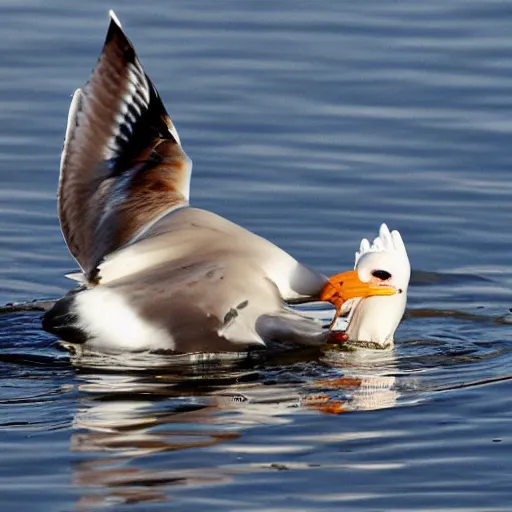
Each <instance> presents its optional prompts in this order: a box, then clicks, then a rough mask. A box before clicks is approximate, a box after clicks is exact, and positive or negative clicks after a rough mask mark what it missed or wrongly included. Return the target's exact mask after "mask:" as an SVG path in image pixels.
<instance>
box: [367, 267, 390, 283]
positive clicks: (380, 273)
mask: <svg viewBox="0 0 512 512" xmlns="http://www.w3.org/2000/svg"><path fill="white" fill-rule="evenodd" d="M371 274H372V276H373V277H376V278H377V279H380V280H381V281H387V280H388V279H390V278H391V274H390V273H389V272H386V271H385V270H373V271H372V273H371Z"/></svg>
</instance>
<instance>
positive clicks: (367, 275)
mask: <svg viewBox="0 0 512 512" xmlns="http://www.w3.org/2000/svg"><path fill="white" fill-rule="evenodd" d="M355 270H357V272H358V274H359V277H360V279H361V281H363V282H368V283H371V284H372V285H373V286H387V287H392V288H394V289H395V294H394V295H389V296H379V295H377V296H373V297H367V298H362V299H359V298H357V299H351V300H350V301H347V303H345V304H344V305H343V310H344V311H343V312H344V313H347V312H348V313H349V316H348V325H347V329H346V333H347V335H348V338H349V341H353V342H366V343H370V344H372V345H373V346H375V345H376V346H377V347H380V348H387V347H391V346H392V345H393V337H394V334H395V331H396V329H397V327H398V325H399V323H400V321H401V319H402V317H403V314H404V311H405V305H406V302H407V288H408V287H409V280H410V277H411V265H410V263H409V258H408V256H407V251H406V249H405V245H404V242H403V240H402V237H401V236H400V233H399V232H398V231H391V232H390V231H389V229H388V227H387V226H386V224H382V226H381V227H380V230H379V236H378V237H377V238H375V240H374V241H373V243H372V244H370V242H369V241H368V240H367V239H366V238H363V240H361V246H360V249H359V251H358V252H356V258H355Z"/></svg>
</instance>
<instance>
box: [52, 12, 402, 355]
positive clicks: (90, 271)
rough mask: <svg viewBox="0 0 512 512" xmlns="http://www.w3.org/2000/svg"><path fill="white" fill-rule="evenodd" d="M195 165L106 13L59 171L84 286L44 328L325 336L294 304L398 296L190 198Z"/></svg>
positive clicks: (197, 348) (170, 341)
mask: <svg viewBox="0 0 512 512" xmlns="http://www.w3.org/2000/svg"><path fill="white" fill-rule="evenodd" d="M191 170H192V163H191V161H190V159H189V158H188V157H187V155H186V154H185V152H184V150H183V148H182V146H181V142H180V138H179V136H178V132H177V131H176V128H175V127H174V125H173V123H172V122H171V119H170V117H169V115H168V114H167V112H166V110H165V107H164V105H163V103H162V100H161V99H160V96H159V95H158V92H157V90H156V88H155V87H154V85H153V83H152V82H151V80H150V79H149V77H148V76H147V75H146V73H145V72H144V69H143V68H142V66H141V63H140V61H139V59H138V58H137V55H136V53H135V50H134V48H133V46H132V44H131V43H130V41H129V40H128V38H127V37H126V35H125V34H124V32H123V30H122V28H121V25H120V23H119V21H118V20H117V18H116V17H115V15H114V14H113V13H111V21H110V26H109V29H108V33H107V36H106V40H105V44H104V47H103V50H102V52H101V55H100V57H99V60H98V62H97V64H96V66H95V68H94V70H93V72H92V75H91V77H90V79H89V81H88V82H87V83H86V84H85V86H84V87H83V88H82V89H78V90H77V91H76V92H75V93H74V95H73V99H72V101H71V107H70V110H69V116H68V124H67V129H66V138H65V141H64V147H63V151H62V159H61V168H60V181H59V191H58V213H59V220H60V225H61V229H62V233H63V235H64V239H65V241H66V244H67V246H68V249H69V251H70V252H71V254H72V255H73V256H74V258H75V259H76V261H77V262H78V264H79V265H80V268H81V274H80V276H79V277H78V280H79V281H81V282H82V286H81V287H80V288H77V289H75V290H72V291H71V292H69V293H68V294H67V295H66V296H65V297H63V298H62V299H60V300H58V301H57V302H56V304H55V305H54V307H53V308H52V309H51V310H49V311H48V312H47V313H46V314H45V316H44V317H43V327H44V328H45V329H46V330H48V331H50V332H52V333H54V334H56V335H57V336H59V337H60V338H61V339H63V340H65V341H68V342H71V343H84V344H85V346H87V347H88V348H89V349H91V350H93V351H101V352H123V351H148V350H149V351H151V350H169V351H175V352H181V353H190V352H208V353H218V352H243V351H247V350H249V349H251V348H253V347H254V348H264V347H265V346H266V344H267V343H269V342H271V341H274V340H275V341H279V342H285V343H286V342H292V343H300V344H322V343H325V342H326V341H327V340H328V339H329V335H330V331H329V330H328V329H325V328H323V327H322V325H321V324H320V323H318V322H317V321H315V320H313V319H311V318H307V317H306V316H304V315H303V314H301V313H300V312H297V311H295V310H293V309H292V308H290V307H289V304H290V303H300V302H309V301H315V300H328V301H330V302H331V303H332V304H334V305H335V306H336V308H337V309H338V310H339V309H340V308H341V307H342V306H343V304H344V303H345V301H347V300H350V299H354V298H356V297H357V298H359V297H368V296H373V295H388V296H389V295H393V294H394V293H395V292H396V289H395V287H394V286H393V285H392V284H391V283H386V282H385V281H386V280H385V279H383V280H381V281H379V282H376V280H375V279H372V278H371V277H370V276H367V278H363V279H361V274H360V272H359V271H358V270H352V271H350V272H346V273H343V274H339V275H337V276H333V277H332V278H330V279H328V278H327V277H326V276H324V275H322V274H321V273H319V272H316V271H314V270H312V269H310V268H308V267H306V266H305V265H303V264H301V263H299V262H298V261H297V260H295V259H294V258H293V257H292V256H290V255H289V254H287V253H286V252H284V251H283V250H281V249H279V248H278V247H276V246H275V245H273V244H272V243H271V242H269V241H267V240H265V239H264V238H261V237H259V236H257V235H255V234H253V233H251V232H249V231H247V230H245V229H244V228H242V227H240V226H238V225H236V224H234V223H232V222H230V221H228V220H226V219H224V218H222V217H220V216H218V215H216V214H214V213H212V212H209V211H206V210H201V209H197V208H193V207H191V206H190V205H189V188H190V176H191ZM373 270H376V269H373ZM377 270H378V269H377ZM387 298H390V297H387ZM357 310H358V309H357V307H356V308H355V312H354V314H353V317H354V318H355V317H356V314H357ZM365 314H366V313H365Z"/></svg>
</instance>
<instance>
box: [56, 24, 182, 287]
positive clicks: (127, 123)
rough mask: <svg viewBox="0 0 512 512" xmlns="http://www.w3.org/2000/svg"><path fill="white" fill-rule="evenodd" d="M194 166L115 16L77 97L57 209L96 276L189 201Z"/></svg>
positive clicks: (72, 244) (76, 252) (75, 249)
mask: <svg viewBox="0 0 512 512" xmlns="http://www.w3.org/2000/svg"><path fill="white" fill-rule="evenodd" d="M191 171H192V163H191V161H190V159H189V158H188V157H187V155H186V154H185V152H184V151H183V149H182V147H181V144H180V139H179V136H178V133H177V131H176V129H175V127H174V125H173V124H172V122H171V119H170V117H169V115H168V114H167V112H166V110H165V107H164V106H163V103H162V100H161V99H160V96H159V95H158V92H157V90H156V88H155V87H154V85H153V84H152V82H151V80H150V79H149V77H148V76H147V75H146V74H145V72H144V70H143V68H142V65H141V63H140V61H139V59H138V58H137V55H136V54H135V50H134V48H133V46H132V44H131V43H130V41H129V40H128V38H127V37H126V35H125V34H124V32H123V30H122V28H121V26H120V24H119V22H118V21H117V18H115V16H114V15H113V14H112V15H111V21H110V26H109V29H108V32H107V36H106V40H105V44H104V47H103V50H102V52H101V55H100V57H99V59H98V62H97V64H96V67H95V68H94V70H93V73H92V75H91V77H90V79H89V81H88V82H87V83H86V85H85V86H84V87H83V88H82V89H78V90H77V91H76V92H75V94H74V95H73V99H72V101H71V106H70V110H69V116H68V125H67V129H66V139H65V141H64V147H63V151H62V159H61V168H60V181H59V194H58V209H59V220H60V224H61V228H62V232H63V235H64V238H65V240H66V243H67V245H68V248H69V250H70V252H71V254H72V255H73V256H74V258H75V259H76V260H77V262H78V263H79V265H80V267H81V268H82V270H83V271H84V273H85V274H86V275H87V277H88V279H89V280H93V279H94V275H95V269H96V267H97V265H98V264H99V263H100V262H101V260H102V259H103V258H104V257H105V256H106V255H107V254H109V253H111V252H113V251H114V250H116V249H118V248H120V247H122V246H123V245H126V244H127V243H129V242H130V241H131V240H132V239H133V238H134V237H136V236H137V235H138V234H140V233H141V232H142V231H143V230H144V229H145V227H147V226H148V225H149V224H151V223H152V222H153V221H155V220H156V219H158V218H159V217H160V216H162V215H163V214H165V213H166V212H168V211H170V210H172V209H173V208H175V207H178V206H183V205H186V204H188V200H189V188H190V175H191Z"/></svg>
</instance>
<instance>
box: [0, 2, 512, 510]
mask: <svg viewBox="0 0 512 512" xmlns="http://www.w3.org/2000/svg"><path fill="white" fill-rule="evenodd" d="M108 7H112V8H114V9H115V10H116V12H117V14H118V16H119V17H120V18H121V21H122V22H123V23H124V26H125V29H126V30H127V32H128V34H129V36H130V37H131V39H132V40H133V41H134V43H135V45H136V47H137V49H138V52H139V55H140V57H141V60H142V62H143V64H144V66H145V68H146V70H147V72H148V73H149V74H150V76H151V77H152V78H153V80H154V82H155V83H156V84H157V87H158V88H159V90H160V93H161V95H162V96H163V99H164V101H165V103H166V105H167V107H168V110H169V111H170V113H171V115H172V117H173V120H174V121H175V124H176V125H177V127H178V130H179V132H180V135H181V138H182V141H183V142H184V146H185V149H186V150H187V152H188V154H189V155H190V156H191V157H192V159H193V160H194V175H193V187H192V200H193V202H194V204H195V205H196V206H200V207H203V208H208V209H212V210H214V211H216V212H218V213H220V214H222V215H224V216H227V217H228V218H230V219H232V220H234V221H236V222H238V223H240V224H242V225H244V226H246V227H248V228H250V229H252V230H253V231H255V232H257V233H259V234H261V235H263V236H265V237H267V238H269V239H271V240H273V241H274V242H276V243H277V244H278V245H280V246H281V247H283V248H285V249H286V250H288V251H290V252H291V253H292V254H294V255H295V256H296V257H297V258H298V259H300V260H301V261H304V262H305V263H308V264H310V265H312V266H315V267H317V268H319V269H322V270H323V271H325V272H327V273H332V272H336V271H339V270H342V269H345V268H349V267H350V266H351V264H352V261H353V253H354V251H355V250H356V248H357V245H358V241H359V239H360V238H361V236H372V235H373V234H375V233H376V231H377V229H378V226H379V224H380V222H382V221H386V222H388V224H389V225H390V227H392V228H397V229H399V230H400V231H401V233H402V235H403V237H404V240H405V241H406V245H407V248H408V251H409V256H410V259H411V263H412V267H413V269H414V273H413V278H412V283H411V288H410V296H409V304H408V313H407V317H406V319H405V321H404V322H403V323H402V325H401V326H400V328H399V330H398V332H397V346H396V348H395V350H394V351H393V352H392V353H371V352H368V351H367V352H364V351H363V352H359V353H355V354H354V353H347V352H339V351H324V352H322V353H311V352H310V351H297V353H294V354H292V355H290V354H288V355H286V356H276V357H274V358H270V359H269V360H267V361H240V362H239V363H238V364H235V365H230V366H228V365H227V363H222V364H221V363H218V364H215V363H208V364H207V363H205V364H203V365H196V366H187V365H184V364H180V363H179V361H174V360H163V361H160V366H159V367H155V366H154V363H155V361H154V360H125V361H124V363H125V364H126V365H128V366H130V367H129V368H125V369H122V370H121V369H119V361H109V360H105V361H101V364H99V362H98V361H90V362H89V363H90V364H84V362H82V364H81V365H80V366H79V365H77V364H76V361H75V360H74V359H73V357H72V356H70V355H69V354H68V353H67V352H65V351H62V350H61V349H59V347H58V346H57V345H56V343H55V339H54V338H53V337H52V336H50V335H48V334H45V333H43V332H41V330H40V320H39V313H35V312H34V313H31V312H26V313H20V314H3V315H1V316H0V361H1V363H0V503H1V508H2V510H3V511H4V510H5V511H17V510H27V506H30V510H32V511H39V510H44V511H46V510H52V511H68V510H76V511H89V510H96V509H101V508H105V507H106V508H110V509H111V510H127V511H128V510H130V511H138V510H141V511H142V510H144V511H146V510H187V511H188V510H203V509H204V508H205V507H208V508H209V510H219V511H220V510H223V511H224V510H266V511H278V510H279V511H284V510H322V511H324V510H340V509H347V510H358V511H359V510H361V511H363V510H368V511H370V510H371V511H374V510H422V511H423V510H432V511H434V510H435V511H437V510H465V511H469V510H474V511H477V510H478V511H480V510H486V511H498V510H499V511H501V510H510V506H511V502H512V491H511V490H510V478H511V475H512V462H511V461H512V437H511V435H510V431H511V427H512V416H511V413H510V411H511V410H512V403H511V398H510V396H511V394H510V390H511V384H510V379H511V376H512V355H511V349H512V336H511V334H512V327H511V323H512V315H511V314H510V313H509V310H508V308H509V307H511V306H512V259H511V256H510V255H511V253H512V236H511V235H510V218H511V213H512V211H511V207H510V204H509V202H510V197H511V194H512V181H511V180H510V166H511V162H512V157H511V153H510V139H511V136H512V93H511V92H510V91H511V90H512V57H511V55H512V32H511V31H510V26H511V24H512V8H511V7H510V6H509V5H508V4H507V3H505V2H500V1H497V0H496V1H487V2H477V1H473V0H451V1H449V2H443V1H440V0H433V1H431V2H423V3H419V2H406V1H397V2H381V1H378V0H373V1H371V0H370V1H366V2H348V1H339V0H336V1H335V0H325V1H323V2H306V1H300V0H296V1H295V2H293V4H292V3H290V2H284V1H274V2H243V3H242V2H235V1H234V0H219V1H217V2H215V3H204V2H198V1H190V0H189V1H187V2H179V1H175V2H172V3H169V2H156V1H153V0H148V1H146V2H144V4H143V5H142V4H140V3H137V4H133V5H130V6H125V5H123V3H122V2H113V3H112V4H111V5H109V6H108ZM106 11H107V7H106V6H105V5H103V3H102V2H99V1H91V2H87V3H82V4H81V5H80V6H79V7H78V6H73V7H70V5H69V3H66V2H63V1H62V0H54V1H52V2H51V3H48V2H43V1H42V0H31V1H28V2H24V3H23V6H21V5H20V4H19V2H14V1H12V0H7V1H4V2H3V3H2V4H1V5H0V180H1V188H0V244H1V250H0V303H7V302H9V301H26V300H33V299H42V298H55V297H58V296H59V295H62V294H63V293H64V292H65V291H66V290H67V289H68V288H69V287H70V282H69V281H67V280H66V279H65V278H64V277H63V275H64V273H66V272H69V271H71V270H73V269H74V268H76V264H75V263H74V262H73V260H72V259H71V257H70V256H69V254H68V253H67V250H66V248H65V245H64V243H63V241H62V237H61V234H60V231H59V227H58V222H57V218H56V214H55V188H56V182H57V174H58V165H59V153H60V149H61V146H62V139H63V134H64V128H65V123H66V116H67V109H68V106H69V101H70V95H71V93H72V91H73V90H74V89H75V88H76V87H78V86H80V85H81V84H82V83H83V82H84V81H85V79H86V78H87V76H88V73H89V71H90V69H91V68H92V67H93V65H94V63H95V60H96V57H97V55H98V53H99V50H100V48H101V44H102V41H103V37H104V33H105V31H106V27H107V18H106Z"/></svg>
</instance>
